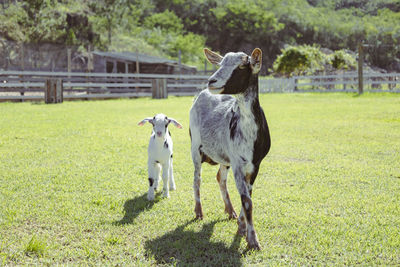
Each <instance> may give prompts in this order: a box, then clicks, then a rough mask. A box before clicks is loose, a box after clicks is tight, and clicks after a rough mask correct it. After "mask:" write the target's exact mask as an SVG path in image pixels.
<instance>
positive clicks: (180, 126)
mask: <svg viewBox="0 0 400 267" xmlns="http://www.w3.org/2000/svg"><path fill="white" fill-rule="evenodd" d="M168 121H169V122H172V123H173V124H174V125H175V127H177V128H179V129H182V125H181V124H180V123H179V122H177V121H176V120H175V119H173V118H168Z"/></svg>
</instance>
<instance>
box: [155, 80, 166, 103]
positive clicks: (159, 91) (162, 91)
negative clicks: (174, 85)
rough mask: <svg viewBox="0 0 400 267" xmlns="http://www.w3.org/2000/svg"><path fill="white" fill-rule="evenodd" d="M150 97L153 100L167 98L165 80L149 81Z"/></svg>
mask: <svg viewBox="0 0 400 267" xmlns="http://www.w3.org/2000/svg"><path fill="white" fill-rule="evenodd" d="M151 92H152V97H153V98H155V99H160V98H167V97H168V91H167V80H166V79H153V80H152V81H151Z"/></svg>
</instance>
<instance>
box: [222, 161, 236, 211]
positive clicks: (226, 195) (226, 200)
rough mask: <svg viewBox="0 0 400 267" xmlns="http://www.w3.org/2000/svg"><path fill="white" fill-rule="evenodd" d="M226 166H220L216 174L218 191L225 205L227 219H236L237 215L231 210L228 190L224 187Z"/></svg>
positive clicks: (226, 175)
mask: <svg viewBox="0 0 400 267" xmlns="http://www.w3.org/2000/svg"><path fill="white" fill-rule="evenodd" d="M228 170H229V167H228V166H224V165H220V167H219V170H218V173H217V181H218V183H219V189H220V190H221V196H222V199H223V200H224V203H225V212H226V213H228V215H229V219H236V218H237V215H236V212H235V210H234V209H233V206H232V202H231V199H230V197H229V193H228V188H227V187H226V181H227V178H228Z"/></svg>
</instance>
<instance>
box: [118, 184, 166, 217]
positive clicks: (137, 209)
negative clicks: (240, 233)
mask: <svg viewBox="0 0 400 267" xmlns="http://www.w3.org/2000/svg"><path fill="white" fill-rule="evenodd" d="M160 195H161V193H160V192H157V193H156V195H155V199H154V201H148V200H147V192H146V193H144V194H143V195H141V196H138V197H135V198H134V199H129V200H127V201H126V202H125V204H124V212H125V215H124V217H123V218H122V219H121V220H119V221H116V222H114V224H115V225H123V224H131V223H133V221H134V220H135V218H136V217H137V216H138V215H139V214H140V213H141V212H143V211H146V210H149V209H151V208H152V207H153V206H154V204H156V203H157V202H159V201H160Z"/></svg>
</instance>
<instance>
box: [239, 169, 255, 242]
mask: <svg viewBox="0 0 400 267" xmlns="http://www.w3.org/2000/svg"><path fill="white" fill-rule="evenodd" d="M234 176H235V182H236V187H237V189H238V191H239V194H240V198H241V201H242V210H241V212H240V216H239V219H238V225H239V229H238V234H240V235H244V234H246V240H247V244H248V246H249V248H251V249H256V250H260V249H261V247H260V244H259V243H258V239H257V234H256V230H255V229H254V225H253V202H252V201H251V196H250V190H249V189H250V184H249V183H248V182H247V181H246V177H245V174H244V172H243V170H242V169H241V168H240V167H238V168H236V169H235V170H234Z"/></svg>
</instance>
